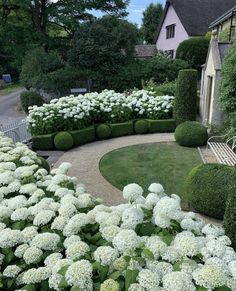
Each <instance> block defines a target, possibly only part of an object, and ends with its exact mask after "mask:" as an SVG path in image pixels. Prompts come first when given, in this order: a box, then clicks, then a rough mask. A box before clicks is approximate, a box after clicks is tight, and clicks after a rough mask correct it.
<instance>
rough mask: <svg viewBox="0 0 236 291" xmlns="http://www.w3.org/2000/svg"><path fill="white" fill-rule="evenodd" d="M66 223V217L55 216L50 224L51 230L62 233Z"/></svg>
mask: <svg viewBox="0 0 236 291" xmlns="http://www.w3.org/2000/svg"><path fill="white" fill-rule="evenodd" d="M68 221H69V218H68V217H65V216H57V217H56V218H55V219H54V220H53V222H52V224H51V229H56V230H60V231H63V229H64V227H65V226H66V224H67V223H68Z"/></svg>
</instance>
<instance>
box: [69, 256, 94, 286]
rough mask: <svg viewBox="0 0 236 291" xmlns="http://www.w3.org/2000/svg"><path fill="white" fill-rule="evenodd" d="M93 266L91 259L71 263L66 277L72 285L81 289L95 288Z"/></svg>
mask: <svg viewBox="0 0 236 291" xmlns="http://www.w3.org/2000/svg"><path fill="white" fill-rule="evenodd" d="M92 274H93V268H92V265H91V264H90V262H89V261H87V260H81V261H77V262H75V263H73V264H71V265H70V266H69V268H68V270H67V271H66V274H65V279H66V281H67V282H68V284H69V285H70V286H73V287H79V289H81V290H88V291H90V290H91V291H92V290H93V281H92Z"/></svg>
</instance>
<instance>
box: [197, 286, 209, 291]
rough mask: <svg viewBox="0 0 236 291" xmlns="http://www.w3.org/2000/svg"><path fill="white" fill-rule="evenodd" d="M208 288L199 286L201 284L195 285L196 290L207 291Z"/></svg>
mask: <svg viewBox="0 0 236 291" xmlns="http://www.w3.org/2000/svg"><path fill="white" fill-rule="evenodd" d="M207 290H208V289H206V288H204V287H201V286H198V287H197V291H207Z"/></svg>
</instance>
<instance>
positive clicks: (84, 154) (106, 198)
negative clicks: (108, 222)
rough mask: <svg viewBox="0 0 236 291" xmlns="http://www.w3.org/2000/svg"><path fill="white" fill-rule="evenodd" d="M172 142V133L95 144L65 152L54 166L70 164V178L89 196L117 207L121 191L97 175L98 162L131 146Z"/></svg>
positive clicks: (117, 139) (99, 174)
mask: <svg viewBox="0 0 236 291" xmlns="http://www.w3.org/2000/svg"><path fill="white" fill-rule="evenodd" d="M173 141H175V139H174V134H173V133H156V134H145V135H132V136H123V137H118V138H113V139H108V140H102V141H96V142H93V143H89V144H86V145H83V146H80V147H77V148H74V149H72V150H70V151H67V152H65V153H64V154H63V155H62V156H61V157H60V158H59V160H58V161H57V162H56V164H55V165H54V167H58V166H59V165H60V164H61V163H62V162H69V163H71V164H72V167H71V169H70V170H69V175H70V176H75V177H77V178H78V181H79V182H80V183H83V184H85V185H86V187H87V192H88V193H91V194H92V195H94V196H95V197H99V198H101V199H102V200H103V202H104V204H106V205H117V204H120V203H124V202H125V200H124V199H123V197H122V192H121V191H120V190H119V189H117V188H115V187H114V186H112V185H111V184H110V183H109V182H108V181H107V180H106V179H105V178H104V177H103V176H102V174H101V173H100V170H99V161H100V159H101V158H102V157H103V156H104V155H105V154H106V153H108V152H110V151H112V150H115V149H118V148H122V147H126V146H130V145H136V144H144V143H153V142H173ZM127 166H128V165H127Z"/></svg>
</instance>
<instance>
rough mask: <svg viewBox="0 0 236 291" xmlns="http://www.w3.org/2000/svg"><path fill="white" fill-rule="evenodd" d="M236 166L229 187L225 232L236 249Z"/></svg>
mask: <svg viewBox="0 0 236 291" xmlns="http://www.w3.org/2000/svg"><path fill="white" fill-rule="evenodd" d="M235 181H236V167H235V170H234V183H233V185H232V187H231V188H230V189H229V195H228V198H227V202H226V208H225V215H224V229H225V234H226V235H227V236H228V237H229V238H230V239H231V241H232V246H233V248H234V249H236V183H235Z"/></svg>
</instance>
